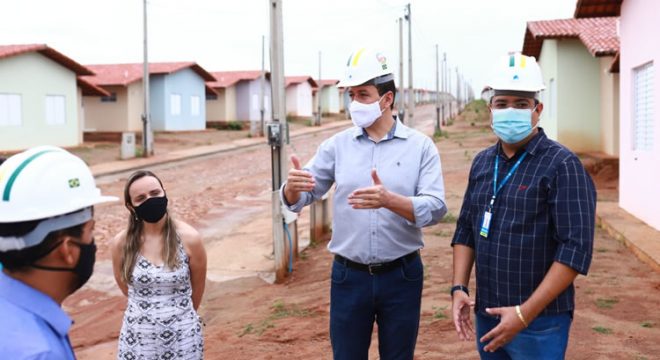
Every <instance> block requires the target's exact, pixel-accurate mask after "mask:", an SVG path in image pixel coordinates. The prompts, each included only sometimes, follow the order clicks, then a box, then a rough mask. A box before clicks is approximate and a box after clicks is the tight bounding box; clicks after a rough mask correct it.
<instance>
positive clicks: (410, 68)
mask: <svg viewBox="0 0 660 360" xmlns="http://www.w3.org/2000/svg"><path fill="white" fill-rule="evenodd" d="M406 20H408V119H409V120H408V125H410V127H413V126H415V123H414V120H413V113H414V112H415V92H414V90H413V64H412V17H411V13H410V3H408V5H406Z"/></svg>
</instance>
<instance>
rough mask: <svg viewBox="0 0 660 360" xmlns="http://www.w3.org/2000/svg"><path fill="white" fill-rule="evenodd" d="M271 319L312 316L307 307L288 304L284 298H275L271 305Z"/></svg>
mask: <svg viewBox="0 0 660 360" xmlns="http://www.w3.org/2000/svg"><path fill="white" fill-rule="evenodd" d="M271 310H272V314H271V316H270V318H271V319H273V320H277V319H283V318H287V317H307V316H311V312H310V311H309V310H307V309H301V308H299V307H298V305H296V304H286V303H285V302H284V301H282V300H275V302H274V303H273V306H272V307H271Z"/></svg>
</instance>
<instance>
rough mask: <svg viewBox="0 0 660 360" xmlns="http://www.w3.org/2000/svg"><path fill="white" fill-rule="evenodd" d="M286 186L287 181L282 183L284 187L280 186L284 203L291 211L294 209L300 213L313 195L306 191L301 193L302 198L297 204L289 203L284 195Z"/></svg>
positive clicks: (281, 198)
mask: <svg viewBox="0 0 660 360" xmlns="http://www.w3.org/2000/svg"><path fill="white" fill-rule="evenodd" d="M285 186H286V182H284V184H282V187H280V200H281V201H282V204H284V206H286V208H287V209H289V210H290V211H293V212H295V213H299V212H301V211H302V209H303V208H304V207H305V205H307V204H308V201H309V197H310V196H311V195H310V194H309V193H307V192H304V193H300V199H298V201H297V202H296V203H295V204H289V202H288V201H286V198H285V197H284V187H285Z"/></svg>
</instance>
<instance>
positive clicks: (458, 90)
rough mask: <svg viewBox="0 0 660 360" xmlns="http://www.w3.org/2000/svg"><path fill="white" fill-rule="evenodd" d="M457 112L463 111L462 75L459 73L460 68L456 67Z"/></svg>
mask: <svg viewBox="0 0 660 360" xmlns="http://www.w3.org/2000/svg"><path fill="white" fill-rule="evenodd" d="M456 111H458V112H460V111H461V74H459V73H458V66H457V67H456Z"/></svg>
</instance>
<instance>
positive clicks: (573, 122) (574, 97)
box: [557, 39, 602, 152]
mask: <svg viewBox="0 0 660 360" xmlns="http://www.w3.org/2000/svg"><path fill="white" fill-rule="evenodd" d="M557 54H558V57H557V65H558V75H559V76H558V78H559V80H560V81H558V82H557V99H558V103H557V112H558V125H559V127H558V132H557V140H558V141H559V142H560V143H562V144H563V145H565V146H567V147H568V148H570V149H571V150H573V151H575V152H588V151H600V150H601V149H602V139H601V124H600V120H601V117H600V62H599V60H598V59H597V58H594V57H593V56H591V54H590V53H589V51H588V50H587V48H585V47H584V44H582V42H581V41H580V40H577V39H565V40H560V41H558V43H557Z"/></svg>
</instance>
